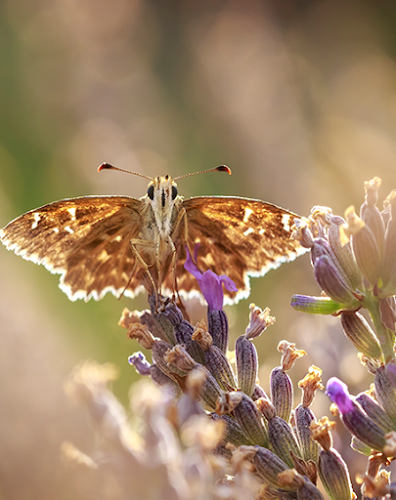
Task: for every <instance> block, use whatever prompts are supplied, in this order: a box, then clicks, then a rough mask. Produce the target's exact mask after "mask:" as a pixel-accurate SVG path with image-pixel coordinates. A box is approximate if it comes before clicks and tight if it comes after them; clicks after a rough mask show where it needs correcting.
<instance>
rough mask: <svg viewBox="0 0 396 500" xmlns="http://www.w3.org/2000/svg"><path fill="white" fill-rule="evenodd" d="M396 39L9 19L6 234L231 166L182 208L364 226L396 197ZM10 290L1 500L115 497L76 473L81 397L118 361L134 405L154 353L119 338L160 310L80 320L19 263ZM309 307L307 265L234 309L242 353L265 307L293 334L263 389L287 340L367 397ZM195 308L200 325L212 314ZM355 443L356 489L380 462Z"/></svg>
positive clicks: (304, 22) (305, 24) (270, 13)
mask: <svg viewBox="0 0 396 500" xmlns="http://www.w3.org/2000/svg"><path fill="white" fill-rule="evenodd" d="M395 26H396V4H395V2H394V1H393V0H375V1H374V0H373V1H364V0H356V1H353V0H351V1H350V0H348V1H337V0H336V1H333V0H331V1H330V0H328V1H320V0H315V1H309V0H307V1H296V0H272V1H270V0H268V1H265V0H264V1H259V0H251V1H249V2H239V1H236V0H234V1H233V0H224V1H214V2H213V1H211V2H209V1H200V2H194V1H191V0H184V1H174V0H171V1H144V0H112V1H108V0H29V1H27V0H18V1H15V0H2V1H1V2H0V61H1V64H0V226H3V225H5V224H6V223H7V222H8V221H9V220H11V219H13V218H14V217H16V216H18V215H20V214H22V213H23V212H25V211H27V210H30V209H32V208H36V207H38V206H40V205H42V204H45V203H48V202H51V201H54V200H57V199H61V198H65V197H72V196H79V195H86V194H129V195H131V196H136V197H139V196H142V195H143V194H145V191H146V181H145V180H144V179H140V178H138V177H132V176H126V175H124V174H121V173H116V172H106V171H105V172H102V173H101V174H98V173H97V172H96V168H97V166H98V165H99V164H100V163H102V162H103V161H109V162H111V163H113V164H116V165H118V166H120V167H122V168H126V169H130V170H134V171H136V172H141V173H144V174H145V175H149V176H156V175H159V174H165V173H168V174H170V175H172V176H178V175H181V174H184V173H188V172H194V171H197V170H202V169H206V168H210V167H213V166H216V165H218V164H224V163H225V164H227V165H229V166H230V167H231V168H232V170H233V176H232V177H228V176H226V175H222V174H216V173H214V174H206V175H201V176H196V177H191V178H187V179H184V180H182V181H180V182H179V192H180V193H181V194H184V195H185V196H186V197H188V196H192V195H203V194H207V195H213V194H223V195H240V196H248V197H254V198H260V199H263V200H267V201H271V202H273V203H276V204H278V205H280V206H283V207H285V208H288V209H290V210H292V211H294V212H297V213H299V214H302V215H307V214H308V213H309V210H310V208H311V207H312V206H313V205H315V204H320V205H327V206H331V207H332V208H333V210H334V212H335V213H339V214H343V212H344V210H345V208H346V207H348V206H349V205H351V204H354V205H355V206H357V207H358V206H359V205H360V204H361V203H362V201H363V182H364V181H365V180H369V179H370V178H372V177H373V176H374V175H377V176H379V177H381V178H382V180H383V187H382V194H383V196H384V197H385V196H386V195H387V194H388V192H389V191H390V190H391V189H392V188H394V187H396V169H395V166H396V31H395ZM0 276H1V278H0V279H1V287H0V329H1V337H0V339H1V348H0V443H1V446H0V497H2V498H5V499H22V498H23V499H30V498H31V499H38V498H40V499H54V498H59V499H63V498H65V499H66V498H102V497H103V498H105V497H106V494H107V493H106V492H103V491H99V490H98V488H97V487H96V486H95V484H93V482H90V481H89V480H86V477H85V476H84V478H82V476H80V475H79V472H78V470H76V469H75V468H72V469H71V468H68V467H67V466H66V465H65V464H64V463H63V462H62V460H61V454H60V451H59V448H60V444H61V443H62V442H63V441H64V440H66V439H67V440H70V441H73V442H74V443H75V444H76V445H77V446H79V447H80V448H82V449H83V450H84V451H85V452H88V453H89V452H90V451H91V450H92V449H93V447H94V442H93V439H92V437H91V434H90V430H89V423H88V421H87V420H86V419H85V414H84V412H83V410H82V409H81V408H78V407H73V406H72V405H71V404H70V403H69V401H68V400H67V398H66V396H65V395H64V392H63V387H62V386H63V381H64V379H65V377H66V376H67V374H68V373H70V371H71V370H72V368H73V366H75V365H76V364H78V363H80V362H82V361H83V360H85V359H87V358H89V359H94V360H97V361H99V362H109V361H110V362H113V363H115V364H116V365H117V366H118V367H119V370H120V378H119V380H118V381H117V382H116V383H115V384H114V391H115V393H116V394H117V396H118V397H119V398H120V400H121V401H122V402H123V403H124V404H125V405H127V404H128V389H129V386H130V385H131V384H132V383H133V382H134V381H136V380H137V378H138V377H137V375H136V373H135V372H134V369H133V368H131V367H130V366H128V364H127V356H128V355H129V354H130V353H131V352H133V351H134V350H137V349H138V346H137V345H136V344H133V342H131V341H127V340H126V336H125V332H124V331H123V330H121V328H120V327H118V326H117V321H118V318H119V316H120V313H121V311H122V309H123V307H125V306H128V307H129V308H130V309H134V308H137V309H142V308H145V307H146V302H145V298H144V297H141V298H140V297H139V298H138V299H136V300H135V301H134V302H131V301H130V300H127V299H125V298H123V299H122V300H120V301H118V300H117V299H115V298H114V297H113V296H111V295H108V296H106V297H105V298H104V299H103V300H102V301H100V302H97V303H95V302H93V301H91V302H90V303H88V304H85V303H81V302H77V303H71V302H69V300H68V299H67V297H66V295H64V294H63V293H62V292H61V291H60V290H59V289H58V287H57V283H58V277H57V276H52V275H50V273H48V272H47V271H46V270H45V269H44V268H42V267H38V266H34V265H33V264H31V263H28V262H26V261H23V260H22V259H21V258H19V257H16V256H15V255H14V254H12V253H9V252H7V251H6V250H5V248H0ZM293 293H306V294H317V293H319V289H318V286H317V285H316V283H315V282H314V280H313V278H312V273H311V268H310V264H309V258H308V257H307V256H304V257H302V258H300V259H299V260H298V261H296V262H293V263H291V264H287V265H284V266H282V268H280V269H278V270H277V271H272V272H270V273H269V274H268V275H267V276H266V277H265V278H264V279H255V280H253V281H252V294H251V296H250V298H249V300H245V301H242V302H241V303H240V304H238V305H237V306H235V307H232V308H228V309H227V311H228V313H229V317H230V324H231V329H232V332H231V335H232V339H235V338H236V337H237V336H238V335H240V334H241V333H243V331H244V328H245V326H246V323H247V320H248V305H249V302H254V303H256V304H257V305H260V306H261V307H265V306H269V307H270V308H271V310H272V313H273V314H274V315H275V316H276V317H277V323H276V324H275V325H274V326H273V327H271V328H270V329H269V330H268V331H267V332H266V333H265V334H264V336H263V337H261V338H260V339H258V340H257V341H256V346H257V349H258V351H259V355H260V361H261V363H262V369H261V372H260V379H261V383H262V385H263V386H264V388H266V389H268V375H269V372H270V370H271V368H272V367H274V366H276V365H278V364H279V354H278V353H277V351H276V346H277V343H278V342H279V340H281V339H287V340H289V341H292V342H296V343H297V346H298V347H299V348H302V349H305V350H306V351H307V353H308V356H306V358H304V359H303V360H301V361H299V362H298V365H297V366H296V367H295V368H293V370H292V372H291V375H292V377H293V378H294V380H295V382H297V381H298V379H299V378H301V377H302V376H303V375H304V374H305V372H306V369H307V367H308V366H310V365H311V364H316V365H318V366H320V367H321V368H322V369H323V370H324V375H323V378H324V380H327V379H328V378H329V377H330V376H333V375H337V376H339V377H341V378H343V379H344V380H345V381H346V382H347V383H349V384H350V386H351V391H352V392H354V393H356V392H359V391H360V390H363V389H366V388H367V387H368V385H369V384H370V382H371V379H370V378H369V377H368V376H367V375H366V373H365V371H364V369H363V368H361V367H360V365H359V362H358V360H357V358H356V352H355V350H354V348H353V347H352V346H350V345H349V344H348V343H347V342H346V340H344V338H343V334H342V331H341V327H340V324H339V321H338V320H337V319H336V318H315V317H306V316H303V315H302V314H299V313H297V312H294V311H293V310H291V308H290V306H289V302H290V297H291V295H292V294H293ZM189 307H190V311H191V314H192V316H193V318H194V320H198V319H200V318H201V317H202V316H203V315H204V314H205V310H204V309H202V308H201V306H200V305H199V304H196V303H192V304H189ZM299 397H300V394H299V390H298V389H296V401H297V402H298V399H299ZM328 406H329V401H328V400H327V398H326V397H324V396H321V395H319V396H318V398H317V401H316V402H315V407H314V409H315V411H316V413H317V415H318V416H319V417H320V416H322V415H323V414H325V413H327V414H328V413H329V412H328ZM338 429H339V431H340V434H339V436H338V437H336V446H337V447H338V448H339V449H340V450H341V451H342V453H343V455H344V457H345V458H346V460H347V462H348V463H349V464H350V466H351V469H352V471H353V475H354V474H355V473H356V472H357V471H358V470H359V467H360V470H361V467H363V465H362V464H363V463H364V461H361V460H360V458H359V456H358V455H357V454H355V453H354V452H352V451H350V450H349V449H348V436H347V434H344V433H343V431H342V428H341V425H339V426H338ZM110 496H111V495H110ZM106 498H107V497H106Z"/></svg>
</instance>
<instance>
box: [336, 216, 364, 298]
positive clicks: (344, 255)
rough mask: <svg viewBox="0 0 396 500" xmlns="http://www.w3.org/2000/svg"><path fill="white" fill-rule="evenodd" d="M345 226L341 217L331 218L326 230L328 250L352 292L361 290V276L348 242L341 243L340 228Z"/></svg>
mask: <svg viewBox="0 0 396 500" xmlns="http://www.w3.org/2000/svg"><path fill="white" fill-rule="evenodd" d="M343 224H345V221H344V219H343V218H342V217H338V216H333V217H332V218H331V223H330V226H329V230H328V238H329V243H330V248H331V250H332V252H333V255H334V262H335V264H336V265H337V267H339V268H341V269H342V270H343V273H342V274H343V277H344V279H345V280H346V282H347V283H348V285H350V287H351V289H352V290H356V289H359V290H361V289H362V288H363V276H362V273H361V272H360V269H359V267H358V265H357V262H356V259H355V256H354V254H353V252H352V248H351V244H350V242H349V241H348V242H341V237H340V227H341V226H342V225H343Z"/></svg>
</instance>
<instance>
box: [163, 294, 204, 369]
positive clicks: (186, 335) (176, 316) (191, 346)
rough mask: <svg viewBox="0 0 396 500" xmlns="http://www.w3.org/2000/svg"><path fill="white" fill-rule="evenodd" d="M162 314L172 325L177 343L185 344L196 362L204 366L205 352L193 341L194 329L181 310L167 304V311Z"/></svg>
mask: <svg viewBox="0 0 396 500" xmlns="http://www.w3.org/2000/svg"><path fill="white" fill-rule="evenodd" d="M161 314H162V315H164V316H165V317H166V318H167V319H168V320H169V321H170V323H171V324H172V326H173V329H174V337H175V341H176V343H177V344H183V345H184V346H185V348H186V350H187V352H188V353H189V354H190V355H191V356H192V357H193V358H194V359H195V361H196V362H197V363H200V364H201V365H203V364H204V353H203V350H202V348H201V346H199V345H198V344H197V343H196V342H195V341H194V340H192V335H193V333H194V327H193V326H192V325H191V324H190V323H189V322H188V321H186V320H185V319H184V318H183V315H182V313H181V311H180V309H179V308H178V307H176V306H174V305H173V304H171V303H169V304H167V306H166V308H165V311H164V312H163V313H161Z"/></svg>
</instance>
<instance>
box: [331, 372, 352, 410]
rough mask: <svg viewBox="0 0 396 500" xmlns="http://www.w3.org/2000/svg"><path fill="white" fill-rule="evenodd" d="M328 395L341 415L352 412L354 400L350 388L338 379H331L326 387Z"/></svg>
mask: <svg viewBox="0 0 396 500" xmlns="http://www.w3.org/2000/svg"><path fill="white" fill-rule="evenodd" d="M326 394H327V395H328V396H329V397H330V399H331V400H332V402H333V403H335V404H336V405H337V406H338V409H339V411H340V413H341V414H342V415H343V414H344V413H348V412H349V411H351V410H352V406H353V405H352V399H351V396H350V394H349V391H348V386H347V385H346V384H344V382H341V380H339V379H338V378H337V377H331V378H330V379H329V380H328V382H327V386H326Z"/></svg>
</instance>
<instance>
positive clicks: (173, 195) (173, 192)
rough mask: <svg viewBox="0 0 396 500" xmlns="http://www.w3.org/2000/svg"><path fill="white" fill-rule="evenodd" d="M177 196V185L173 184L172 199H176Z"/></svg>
mask: <svg viewBox="0 0 396 500" xmlns="http://www.w3.org/2000/svg"><path fill="white" fill-rule="evenodd" d="M176 196H177V187H176V186H172V200H174V199H175V198H176Z"/></svg>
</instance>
